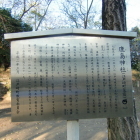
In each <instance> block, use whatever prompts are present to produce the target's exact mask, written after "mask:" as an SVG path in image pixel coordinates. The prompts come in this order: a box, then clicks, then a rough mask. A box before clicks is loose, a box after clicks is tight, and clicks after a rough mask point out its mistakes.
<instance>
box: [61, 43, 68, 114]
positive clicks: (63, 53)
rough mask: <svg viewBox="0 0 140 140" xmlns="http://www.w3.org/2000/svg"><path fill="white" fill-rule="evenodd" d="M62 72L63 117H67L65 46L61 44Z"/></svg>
mask: <svg viewBox="0 0 140 140" xmlns="http://www.w3.org/2000/svg"><path fill="white" fill-rule="evenodd" d="M62 71H63V83H62V84H63V93H64V95H63V102H64V115H68V110H67V94H66V93H67V91H66V87H67V85H66V56H65V44H62Z"/></svg>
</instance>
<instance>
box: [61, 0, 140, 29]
mask: <svg viewBox="0 0 140 140" xmlns="http://www.w3.org/2000/svg"><path fill="white" fill-rule="evenodd" d="M58 1H59V2H58V3H60V0H58ZM62 1H64V0H62ZM83 1H85V4H86V3H87V1H88V3H90V1H91V0H83ZM93 6H94V7H95V9H96V11H99V12H98V14H99V16H100V15H101V8H102V0H94V1H93ZM126 9H127V11H126V20H127V30H128V31H129V30H131V28H132V27H135V26H138V27H139V28H140V0H126ZM97 20H98V17H97Z"/></svg>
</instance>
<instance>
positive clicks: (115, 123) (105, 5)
mask: <svg viewBox="0 0 140 140" xmlns="http://www.w3.org/2000/svg"><path fill="white" fill-rule="evenodd" d="M102 28H103V30H118V31H126V4H125V0H102ZM107 124H108V140H140V133H139V128H138V123H137V117H136V109H135V100H134V116H133V117H124V118H108V119H107Z"/></svg>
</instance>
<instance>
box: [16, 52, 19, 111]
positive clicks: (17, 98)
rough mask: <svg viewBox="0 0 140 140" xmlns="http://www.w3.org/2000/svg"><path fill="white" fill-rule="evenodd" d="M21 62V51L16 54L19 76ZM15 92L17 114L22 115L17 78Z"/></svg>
mask: <svg viewBox="0 0 140 140" xmlns="http://www.w3.org/2000/svg"><path fill="white" fill-rule="evenodd" d="M19 61H20V57H19V51H17V52H16V73H17V74H19ZM15 89H16V90H15V92H16V113H17V114H19V113H20V102H19V100H20V96H19V93H20V80H19V79H18V78H17V79H16V82H15Z"/></svg>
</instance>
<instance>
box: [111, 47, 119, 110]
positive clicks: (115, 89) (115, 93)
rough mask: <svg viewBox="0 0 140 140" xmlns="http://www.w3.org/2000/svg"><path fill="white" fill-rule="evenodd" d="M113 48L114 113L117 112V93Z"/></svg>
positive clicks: (113, 50) (113, 51) (113, 52)
mask: <svg viewBox="0 0 140 140" xmlns="http://www.w3.org/2000/svg"><path fill="white" fill-rule="evenodd" d="M115 50H116V49H115V46H112V55H113V56H112V60H113V81H112V82H113V85H114V89H113V90H114V96H115V111H116V112H117V111H118V103H117V102H118V92H117V77H116V59H115Z"/></svg>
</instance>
